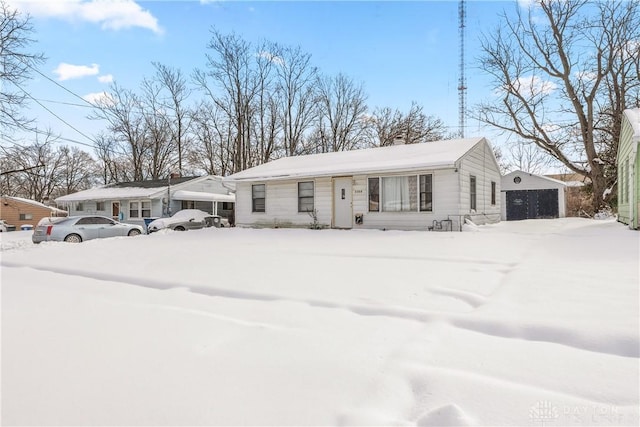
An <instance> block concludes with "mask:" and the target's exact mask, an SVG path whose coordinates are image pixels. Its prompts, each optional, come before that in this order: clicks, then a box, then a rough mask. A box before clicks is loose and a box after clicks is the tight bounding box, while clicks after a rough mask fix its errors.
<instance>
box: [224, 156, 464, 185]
mask: <svg viewBox="0 0 640 427" xmlns="http://www.w3.org/2000/svg"><path fill="white" fill-rule="evenodd" d="M458 160H459V159H458ZM458 160H456V161H455V162H452V163H446V164H438V165H420V166H412V167H406V168H388V169H362V170H353V169H345V170H338V171H330V172H318V173H299V174H287V175H264V176H250V177H246V178H232V177H226V178H224V180H225V181H227V182H255V181H260V182H262V181H289V180H297V179H309V178H331V177H339V176H352V175H375V174H396V173H403V172H418V171H425V170H442V169H454V168H456V167H457V162H458Z"/></svg>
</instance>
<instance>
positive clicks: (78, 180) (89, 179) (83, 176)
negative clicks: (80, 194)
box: [54, 146, 100, 197]
mask: <svg viewBox="0 0 640 427" xmlns="http://www.w3.org/2000/svg"><path fill="white" fill-rule="evenodd" d="M58 153H59V156H60V160H61V162H62V168H61V169H60V173H59V176H58V188H56V191H55V194H54V196H55V197H57V196H63V195H65V194H70V193H75V192H77V191H81V190H86V189H88V188H91V187H92V186H93V185H95V184H96V183H97V182H98V177H99V176H100V173H99V168H98V164H97V163H96V161H95V160H94V159H93V158H92V157H91V156H90V155H89V153H87V152H85V151H82V150H80V149H79V148H77V147H68V146H61V147H60V148H59V149H58Z"/></svg>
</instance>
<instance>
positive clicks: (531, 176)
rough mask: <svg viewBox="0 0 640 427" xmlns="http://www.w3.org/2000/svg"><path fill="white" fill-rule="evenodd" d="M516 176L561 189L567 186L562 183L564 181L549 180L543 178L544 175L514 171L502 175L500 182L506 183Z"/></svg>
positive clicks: (545, 177) (548, 178)
mask: <svg viewBox="0 0 640 427" xmlns="http://www.w3.org/2000/svg"><path fill="white" fill-rule="evenodd" d="M516 176H520V177H527V179H532V180H534V181H538V182H546V183H553V184H556V185H558V186H562V187H566V186H567V183H566V182H564V181H560V180H558V179H555V178H551V177H548V176H544V175H537V174H535V173H531V172H524V171H521V170H516V171H513V172H510V173H508V174H506V175H504V176H503V177H502V179H501V181H502V182H503V183H508V182H510V181H511V180H512V179H513V178H514V177H516Z"/></svg>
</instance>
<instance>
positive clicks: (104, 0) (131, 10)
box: [10, 0, 163, 34]
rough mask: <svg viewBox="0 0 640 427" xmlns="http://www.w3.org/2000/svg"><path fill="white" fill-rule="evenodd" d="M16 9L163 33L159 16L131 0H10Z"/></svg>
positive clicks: (113, 27)
mask: <svg viewBox="0 0 640 427" xmlns="http://www.w3.org/2000/svg"><path fill="white" fill-rule="evenodd" d="M10 2H11V4H12V5H13V6H14V7H16V8H17V9H18V10H20V11H23V12H28V13H29V14H31V15H33V16H38V17H51V18H59V19H66V20H70V21H86V22H91V23H94V24H100V25H101V27H102V28H103V29H109V30H121V29H125V28H133V27H140V28H146V29H148V30H151V31H153V32H154V33H156V34H162V32H163V30H162V28H161V27H160V26H159V25H158V20H157V19H156V18H155V17H154V16H153V15H152V14H151V13H150V12H149V11H148V10H144V9H142V7H140V5H139V4H137V3H136V2H135V1H133V0H54V1H51V0H10Z"/></svg>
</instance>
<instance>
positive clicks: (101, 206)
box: [96, 202, 106, 212]
mask: <svg viewBox="0 0 640 427" xmlns="http://www.w3.org/2000/svg"><path fill="white" fill-rule="evenodd" d="M105 207H106V204H105V203H104V202H96V211H98V212H104V211H105V210H106V209H105Z"/></svg>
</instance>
